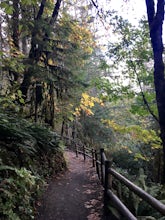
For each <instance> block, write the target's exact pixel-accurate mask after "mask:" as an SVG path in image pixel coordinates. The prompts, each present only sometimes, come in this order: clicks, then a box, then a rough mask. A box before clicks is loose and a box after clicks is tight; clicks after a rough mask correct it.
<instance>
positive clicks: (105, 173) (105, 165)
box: [72, 144, 165, 220]
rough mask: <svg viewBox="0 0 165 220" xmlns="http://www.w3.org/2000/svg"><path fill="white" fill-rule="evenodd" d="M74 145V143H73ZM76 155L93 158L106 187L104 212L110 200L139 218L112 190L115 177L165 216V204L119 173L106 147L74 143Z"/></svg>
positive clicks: (129, 215)
mask: <svg viewBox="0 0 165 220" xmlns="http://www.w3.org/2000/svg"><path fill="white" fill-rule="evenodd" d="M72 146H73V145H72ZM74 146H75V148H74V150H75V152H76V156H77V157H78V155H79V154H82V155H83V158H84V161H85V160H86V157H88V158H91V160H92V165H93V167H95V168H96V172H97V175H98V178H99V179H100V182H101V184H102V186H103V187H104V212H105V214H107V213H108V204H109V201H111V203H113V206H114V207H115V208H116V209H117V210H118V211H119V213H121V214H122V216H124V217H125V218H126V219H128V220H136V219H137V218H136V217H135V216H134V215H133V214H132V213H131V211H130V210H129V209H128V208H127V207H126V206H125V205H124V204H123V203H122V202H121V200H120V199H119V198H118V197H117V196H116V195H115V194H114V193H113V191H112V180H113V178H114V179H116V180H118V181H119V182H120V183H122V184H124V185H125V186H127V187H128V188H129V189H130V190H131V191H132V192H134V193H135V194H136V195H138V196H139V197H140V198H141V199H142V200H144V201H146V202H147V203H148V204H149V205H151V207H153V208H154V209H155V210H157V211H158V212H159V213H161V214H162V215H163V216H165V205H164V204H163V203H161V202H160V201H159V200H157V199H156V198H154V197H152V196H151V195H150V194H148V193H147V192H145V191H144V190H143V189H141V188H140V187H138V186H137V185H135V184H134V183H132V182H131V181H129V180H128V179H127V178H125V177H124V176H122V175H121V174H119V173H118V172H117V171H115V170H114V169H113V168H112V162H111V161H109V160H108V159H107V157H106V155H105V152H104V149H100V152H97V151H96V150H94V149H89V148H87V147H85V146H83V145H82V146H78V145H76V144H75V145H74Z"/></svg>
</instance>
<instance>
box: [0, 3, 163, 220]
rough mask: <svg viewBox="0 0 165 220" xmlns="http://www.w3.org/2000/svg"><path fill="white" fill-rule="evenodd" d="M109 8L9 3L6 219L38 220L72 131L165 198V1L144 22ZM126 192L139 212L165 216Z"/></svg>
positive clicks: (0, 144)
mask: <svg viewBox="0 0 165 220" xmlns="http://www.w3.org/2000/svg"><path fill="white" fill-rule="evenodd" d="M108 2H109V1H107V3H106V4H107V5H108ZM130 2H131V1H128V2H127V3H126V2H124V1H123V4H128V5H129V4H130ZM108 8H109V7H106V9H105V8H103V7H102V5H101V3H100V4H99V1H98V2H97V1H93V0H91V1H90V0H74V1H70V0H65V1H62V0H57V1H55V2H54V1H52V0H40V1H38V0H11V1H8V0H3V1H1V3H0V88H1V89H0V174H1V175H0V191H1V196H0V210H1V212H0V218H1V219H13V220H16V219H21V218H22V219H24V220H26V219H33V218H34V215H35V205H36V199H37V198H38V196H39V193H40V191H41V189H42V186H43V185H44V181H45V179H46V178H47V177H50V175H53V174H54V173H56V172H59V171H60V170H62V169H64V168H65V167H66V165H65V161H64V159H63V153H62V152H63V149H64V146H65V142H64V137H67V138H69V139H74V141H75V143H77V144H80V143H82V144H85V145H87V146H89V147H94V148H95V149H99V148H100V147H104V149H105V150H106V153H107V154H108V155H109V157H110V158H111V157H112V158H113V162H114V166H115V168H116V169H118V170H119V171H120V172H121V173H124V175H126V176H127V177H128V178H129V179H131V180H132V181H133V182H135V183H136V184H138V185H139V186H140V187H142V188H143V189H145V190H146V191H148V192H149V193H150V194H152V195H153V196H154V197H157V198H158V199H160V200H161V201H162V202H164V198H165V190H164V185H163V184H164V182H165V163H164V161H165V97H164V92H163V91H164V87H165V82H164V63H163V56H164V54H163V42H162V25H163V20H164V1H162V0H158V2H157V5H155V6H154V1H147V0H146V8H147V14H146V17H142V18H141V19H140V20H139V23H138V25H134V24H132V23H131V20H127V19H124V18H123V17H122V14H120V13H118V12H116V11H114V10H113V8H110V9H108ZM105 33H106V38H105V36H104V35H105ZM124 191H125V194H124V195H123V198H124V199H125V201H127V203H128V206H130V208H131V209H132V210H133V212H134V213H135V214H136V215H146V214H147V215H152V216H155V219H161V218H160V216H158V215H157V214H156V213H154V211H153V210H152V209H151V208H150V207H148V206H147V205H146V204H143V202H141V201H140V200H138V199H137V198H136V197H135V196H134V195H130V194H129V193H128V191H127V190H126V189H124ZM18 192H19V193H18ZM23 195H25V196H23ZM132 199H133V200H134V202H133V203H132V202H130V201H132Z"/></svg>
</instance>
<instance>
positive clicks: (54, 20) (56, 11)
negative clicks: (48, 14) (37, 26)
mask: <svg viewBox="0 0 165 220" xmlns="http://www.w3.org/2000/svg"><path fill="white" fill-rule="evenodd" d="M61 2H62V0H57V2H56V4H55V6H54V10H53V13H52V18H51V20H50V25H53V24H54V22H56V20H57V17H58V13H59V9H60V5H61Z"/></svg>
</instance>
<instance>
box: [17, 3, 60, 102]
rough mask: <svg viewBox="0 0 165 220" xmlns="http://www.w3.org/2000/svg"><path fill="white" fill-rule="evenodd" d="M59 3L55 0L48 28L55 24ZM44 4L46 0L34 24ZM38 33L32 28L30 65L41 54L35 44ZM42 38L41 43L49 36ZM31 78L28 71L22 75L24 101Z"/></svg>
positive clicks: (39, 15) (39, 16) (40, 14)
mask: <svg viewBox="0 0 165 220" xmlns="http://www.w3.org/2000/svg"><path fill="white" fill-rule="evenodd" d="M61 2H62V0H57V1H56V4H55V6H54V10H53V13H52V17H51V19H50V22H49V24H50V26H53V25H54V23H55V22H56V20H57V18H58V13H59V9H60V5H61ZM45 3H46V0H42V1H41V4H40V8H39V11H38V14H37V16H36V24H37V22H39V21H40V20H41V18H42V15H43V12H44V8H45ZM39 31H43V30H39ZM39 31H38V32H39ZM38 32H37V31H36V27H35V26H34V30H33V32H32V39H31V50H30V53H29V60H30V65H33V64H36V63H37V62H38V61H39V59H40V56H41V54H42V52H43V51H42V48H41V47H40V46H39V45H38V43H37V42H36V39H35V38H36V34H38ZM42 36H43V41H46V40H48V37H49V36H46V34H45V33H42ZM31 77H32V75H31V73H30V71H27V72H26V73H25V74H24V79H23V82H22V85H21V87H20V89H21V91H22V94H23V95H24V97H25V99H26V96H27V91H28V88H29V86H30V83H31Z"/></svg>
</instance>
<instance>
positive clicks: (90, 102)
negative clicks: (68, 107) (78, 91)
mask: <svg viewBox="0 0 165 220" xmlns="http://www.w3.org/2000/svg"><path fill="white" fill-rule="evenodd" d="M95 103H99V104H100V105H103V103H102V101H101V100H99V99H98V98H97V97H92V96H90V95H88V94H87V93H82V97H81V101H80V105H79V107H77V108H76V109H75V112H74V114H75V115H77V116H80V115H81V112H84V113H85V114H86V115H93V114H94V113H93V112H92V108H93V107H94V105H95Z"/></svg>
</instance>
